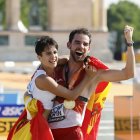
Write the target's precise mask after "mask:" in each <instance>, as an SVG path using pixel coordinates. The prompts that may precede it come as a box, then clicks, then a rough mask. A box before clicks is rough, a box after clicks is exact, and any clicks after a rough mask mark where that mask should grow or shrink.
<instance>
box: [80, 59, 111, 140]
mask: <svg viewBox="0 0 140 140" xmlns="http://www.w3.org/2000/svg"><path fill="white" fill-rule="evenodd" d="M89 59H90V62H89V64H90V65H93V66H95V67H96V69H105V70H107V69H108V67H107V66H105V65H104V64H103V62H101V61H100V60H98V59H97V58H95V57H89ZM110 87H111V83H109V82H104V81H103V82H101V83H99V84H98V86H97V88H96V90H95V92H94V93H93V94H92V96H91V98H90V100H89V101H88V105H87V108H86V113H85V117H84V121H83V124H82V127H81V128H82V131H83V134H84V140H96V137H97V133H98V126H99V123H100V117H101V111H102V109H103V107H104V102H105V100H106V97H107V95H108V92H109V89H110Z"/></svg>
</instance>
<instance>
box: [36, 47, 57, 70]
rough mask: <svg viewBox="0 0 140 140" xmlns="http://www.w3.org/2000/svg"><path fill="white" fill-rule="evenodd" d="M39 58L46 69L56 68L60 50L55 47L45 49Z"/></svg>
mask: <svg viewBox="0 0 140 140" xmlns="http://www.w3.org/2000/svg"><path fill="white" fill-rule="evenodd" d="M38 58H39V60H40V62H41V64H42V65H43V66H44V67H47V68H55V67H56V66H57V62H58V50H57V49H56V48H55V46H49V47H47V48H45V49H44V51H43V52H42V55H41V56H38Z"/></svg>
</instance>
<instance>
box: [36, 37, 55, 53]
mask: <svg viewBox="0 0 140 140" xmlns="http://www.w3.org/2000/svg"><path fill="white" fill-rule="evenodd" d="M51 46H55V48H56V49H57V50H58V44H57V42H56V41H55V40H54V39H53V38H51V37H49V36H42V37H40V38H39V39H38V40H37V41H36V42H35V52H36V54H37V55H41V54H42V52H43V51H44V49H45V48H49V47H51Z"/></svg>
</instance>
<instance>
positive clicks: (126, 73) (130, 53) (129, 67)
mask: <svg viewBox="0 0 140 140" xmlns="http://www.w3.org/2000/svg"><path fill="white" fill-rule="evenodd" d="M124 36H125V39H126V45H127V52H126V54H127V58H126V65H125V67H124V68H123V69H122V70H111V69H110V70H106V71H99V72H98V76H99V81H109V82H115V81H121V80H127V79H130V78H133V77H134V73H135V56H134V50H133V40H132V36H133V27H130V26H128V25H127V26H125V28H124Z"/></svg>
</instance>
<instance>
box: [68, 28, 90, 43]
mask: <svg viewBox="0 0 140 140" xmlns="http://www.w3.org/2000/svg"><path fill="white" fill-rule="evenodd" d="M75 34H84V35H87V36H88V37H89V44H90V43H91V33H90V32H89V30H88V29H86V28H78V29H75V30H73V31H72V32H71V33H70V35H69V42H70V43H71V42H72V40H73V38H74V36H75Z"/></svg>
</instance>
